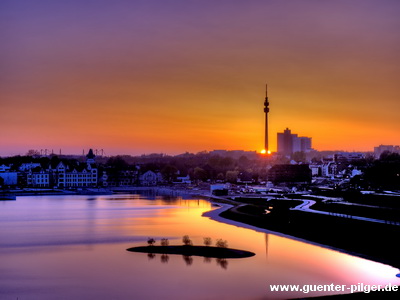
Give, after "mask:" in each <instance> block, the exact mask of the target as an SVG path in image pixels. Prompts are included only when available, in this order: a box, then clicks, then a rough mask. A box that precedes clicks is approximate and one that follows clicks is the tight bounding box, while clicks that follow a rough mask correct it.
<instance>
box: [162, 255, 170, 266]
mask: <svg viewBox="0 0 400 300" xmlns="http://www.w3.org/2000/svg"><path fill="white" fill-rule="evenodd" d="M168 261H169V256H168V254H161V262H162V263H163V264H166V263H168Z"/></svg>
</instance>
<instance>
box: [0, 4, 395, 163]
mask: <svg viewBox="0 0 400 300" xmlns="http://www.w3.org/2000/svg"><path fill="white" fill-rule="evenodd" d="M398 15H400V2H399V1H392V0H382V1H376V0H354V1H342V0H338V1H329V2H328V1H311V0H299V1H273V0H271V1H227V0H222V1H211V0H204V1H198V2H193V1H184V0H171V1H168V3H166V2H164V1H161V0H154V1H141V0H138V1H123V2H122V1H109V0H98V1H78V0H71V1H46V0H38V1H28V0H18V1H10V0H5V1H1V2H0V25H1V27H2V28H3V29H2V30H1V31H0V37H1V39H2V43H1V45H0V107H1V112H0V113H1V115H0V155H1V156H5V155H17V154H25V153H26V152H27V151H28V150H29V149H38V150H40V149H49V150H51V149H52V150H54V152H55V153H58V152H59V149H62V151H63V153H68V154H80V153H81V152H82V149H89V148H93V149H104V151H106V154H107V155H117V154H129V155H141V154H149V153H166V154H171V155H175V154H179V153H184V152H191V153H196V152H199V151H203V150H206V151H212V150H214V149H227V150H237V149H243V150H256V151H260V150H262V149H263V148H264V145H265V137H264V134H265V130H264V129H265V113H264V112H263V108H264V100H265V99H264V95H265V83H268V97H269V109H270V113H269V115H268V122H269V125H268V127H269V136H270V138H269V148H270V150H271V151H276V150H277V142H276V139H275V136H276V134H277V133H278V132H280V131H281V130H282V129H283V128H292V129H293V130H295V131H296V132H299V133H301V134H302V135H304V136H309V137H312V139H313V148H314V149H316V150H319V151H323V150H344V151H353V150H354V151H374V147H377V146H378V145H381V144H382V145H399V144H400V122H399V119H398V112H399V111H400V101H399V99H400V86H399V84H398V78H400V51H399V49H400V36H399V34H398V28H400V19H399V18H398Z"/></svg>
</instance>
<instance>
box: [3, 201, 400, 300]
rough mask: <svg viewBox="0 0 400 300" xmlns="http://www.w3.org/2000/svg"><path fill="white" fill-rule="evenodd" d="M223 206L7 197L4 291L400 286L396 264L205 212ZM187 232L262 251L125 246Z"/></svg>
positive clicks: (261, 295)
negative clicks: (243, 253)
mask: <svg viewBox="0 0 400 300" xmlns="http://www.w3.org/2000/svg"><path fill="white" fill-rule="evenodd" d="M215 209H218V208H217V207H215V206H213V205H212V204H211V203H210V202H208V201H206V200H202V199H184V198H182V197H168V196H156V195H154V194H152V193H147V194H146V195H144V194H143V195H138V194H137V195H134V194H132V195H119V194H117V195H107V196H25V197H17V200H16V201H0V299H11V300H16V299H18V300H28V299H41V300H43V299H96V300H98V299H246V300H248V299H290V298H300V297H306V296H307V297H308V296H316V295H326V294H334V293H335V292H328V291H321V292H310V293H307V294H306V293H303V292H300V291H299V292H293V291H292V292H290V291H287V292H276V291H271V290H270V285H289V284H290V285H299V286H304V285H308V284H311V285H317V284H321V285H331V284H334V285H343V286H345V287H346V288H350V286H351V285H358V284H360V283H362V284H364V285H372V284H381V285H386V284H389V283H390V284H396V285H398V284H400V278H397V277H396V274H398V273H399V270H398V269H396V268H394V267H391V266H389V265H385V264H381V263H377V262H374V261H370V260H367V259H363V258H359V257H355V256H351V255H348V254H344V253H340V252H337V251H334V250H330V249H327V248H324V247H321V246H317V245H312V244H309V243H305V242H302V241H298V240H293V239H289V238H287V237H282V236H277V235H274V234H268V233H263V232H257V231H254V230H251V229H246V228H241V227H237V226H233V225H230V224H226V223H222V222H218V221H215V220H212V219H210V218H208V217H205V216H203V213H206V212H208V211H210V210H215ZM184 235H189V237H190V238H191V240H192V241H193V244H198V245H202V244H203V238H204V237H210V238H211V239H212V240H213V242H214V243H215V241H216V240H217V239H220V238H221V239H223V240H226V241H227V243H228V246H229V247H230V248H235V249H242V250H247V251H252V252H254V253H256V255H255V256H253V257H250V258H242V259H214V258H213V259H209V258H208V259H207V258H203V257H195V256H193V257H183V256H180V255H161V254H155V255H148V254H145V253H133V252H128V251H126V249H127V248H129V247H134V246H142V245H146V244H147V239H148V238H149V237H152V238H154V239H155V240H156V245H159V244H160V240H161V239H162V238H167V239H168V240H169V243H170V244H171V245H172V244H177V245H181V244H182V237H183V236H184ZM349 292H350V291H349V290H347V291H346V293H349ZM336 293H337V292H336Z"/></svg>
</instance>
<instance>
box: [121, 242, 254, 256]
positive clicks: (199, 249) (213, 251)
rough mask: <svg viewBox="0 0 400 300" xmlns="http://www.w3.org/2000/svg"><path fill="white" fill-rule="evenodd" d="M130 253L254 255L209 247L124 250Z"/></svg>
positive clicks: (252, 254)
mask: <svg viewBox="0 0 400 300" xmlns="http://www.w3.org/2000/svg"><path fill="white" fill-rule="evenodd" d="M126 250H127V251H130V252H140V253H157V254H177V255H184V256H202V257H210V258H221V259H225V258H246V257H251V256H254V255H255V253H253V252H250V251H245V250H238V249H232V248H219V247H210V246H185V245H181V246H172V245H171V246H140V247H132V248H128V249H126Z"/></svg>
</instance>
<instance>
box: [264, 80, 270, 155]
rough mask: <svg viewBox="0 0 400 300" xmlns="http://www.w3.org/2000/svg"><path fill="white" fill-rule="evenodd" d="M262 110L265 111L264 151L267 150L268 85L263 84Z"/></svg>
mask: <svg viewBox="0 0 400 300" xmlns="http://www.w3.org/2000/svg"><path fill="white" fill-rule="evenodd" d="M264 112H265V145H264V150H265V151H266V153H268V151H269V146H268V113H269V102H268V85H267V84H266V85H265V101H264Z"/></svg>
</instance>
